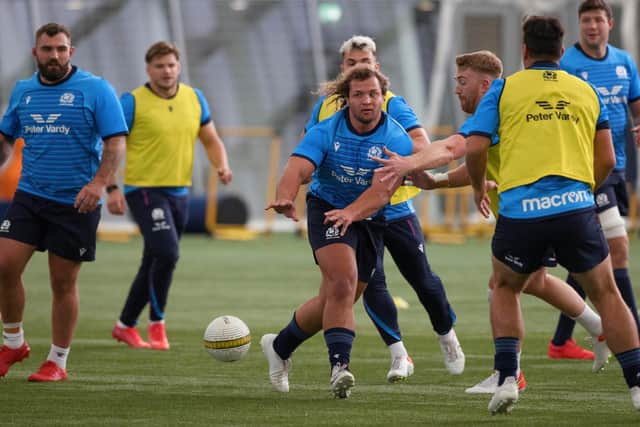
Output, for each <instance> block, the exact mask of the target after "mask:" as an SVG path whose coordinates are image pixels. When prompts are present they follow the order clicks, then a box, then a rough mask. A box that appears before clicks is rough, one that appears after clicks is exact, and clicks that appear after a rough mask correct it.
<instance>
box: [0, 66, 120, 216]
mask: <svg viewBox="0 0 640 427" xmlns="http://www.w3.org/2000/svg"><path fill="white" fill-rule="evenodd" d="M0 132H2V133H3V134H5V135H6V136H8V137H10V138H17V137H22V138H24V141H25V146H24V150H23V158H22V173H21V175H20V182H19V184H18V190H22V191H25V192H27V193H31V194H34V195H36V196H39V197H44V198H46V199H49V200H54V201H56V202H59V203H64V204H73V203H74V201H75V198H76V195H77V194H78V192H80V190H81V189H82V187H84V186H85V185H86V184H87V183H89V181H91V180H92V179H93V177H94V176H95V174H96V172H97V170H98V167H99V165H100V161H101V160H102V140H103V139H107V138H110V137H113V136H118V135H126V134H127V133H128V129H127V125H126V123H125V120H124V116H123V114H122V108H121V107H120V102H119V101H118V97H117V95H116V93H115V91H114V90H113V88H112V87H111V85H110V84H109V83H108V82H107V81H106V80H105V79H103V78H101V77H97V76H95V75H93V74H91V73H89V72H87V71H84V70H82V69H80V68H77V67H75V66H74V67H73V68H72V71H71V73H70V74H69V76H67V77H66V78H65V79H64V80H62V81H60V82H58V83H55V84H52V85H48V84H44V83H42V82H41V81H40V78H39V75H38V73H35V74H34V75H33V77H32V78H31V79H26V80H20V81H18V82H17V83H16V85H15V87H14V89H13V92H12V93H11V98H10V100H9V107H8V108H7V111H6V113H5V115H4V117H3V118H2V123H0Z"/></svg>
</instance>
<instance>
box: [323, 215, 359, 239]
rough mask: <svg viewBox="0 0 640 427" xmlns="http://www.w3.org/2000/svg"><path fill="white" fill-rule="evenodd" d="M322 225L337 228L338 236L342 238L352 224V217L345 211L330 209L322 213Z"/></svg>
mask: <svg viewBox="0 0 640 427" xmlns="http://www.w3.org/2000/svg"><path fill="white" fill-rule="evenodd" d="M324 224H325V225H328V224H331V225H332V226H333V227H334V228H339V229H340V235H341V236H344V235H345V234H346V233H347V229H348V228H349V226H350V225H351V224H353V215H351V213H350V212H349V211H348V210H346V209H332V210H330V211H327V212H325V213H324Z"/></svg>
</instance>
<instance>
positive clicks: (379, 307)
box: [362, 285, 402, 346]
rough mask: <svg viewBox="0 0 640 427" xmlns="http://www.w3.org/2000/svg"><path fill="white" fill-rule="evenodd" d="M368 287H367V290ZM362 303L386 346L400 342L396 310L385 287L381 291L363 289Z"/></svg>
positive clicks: (377, 289) (400, 335)
mask: <svg viewBox="0 0 640 427" xmlns="http://www.w3.org/2000/svg"><path fill="white" fill-rule="evenodd" d="M369 286H370V285H367V288H369ZM362 302H363V304H364V309H365V311H366V312H367V314H368V315H369V317H370V318H371V320H372V321H373V324H374V326H375V327H376V329H377V330H378V333H379V334H380V337H382V340H383V341H384V343H385V344H386V345H387V346H390V345H392V344H394V343H396V342H398V341H401V340H402V334H401V333H400V326H399V325H398V309H397V308H396V304H395V303H394V302H393V298H391V295H390V294H389V291H388V290H387V289H386V287H384V288H383V289H379V288H371V289H369V290H368V291H367V289H365V291H364V293H363V296H362Z"/></svg>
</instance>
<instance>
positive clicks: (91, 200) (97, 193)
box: [73, 181, 104, 213]
mask: <svg viewBox="0 0 640 427" xmlns="http://www.w3.org/2000/svg"><path fill="white" fill-rule="evenodd" d="M103 192H104V185H103V184H98V183H97V182H94V181H91V182H90V183H88V184H87V185H85V186H84V187H82V190H80V192H79V193H78V195H77V196H76V200H75V202H74V203H73V207H75V208H76V209H78V212H80V213H88V212H93V211H94V210H95V209H96V208H97V207H98V203H100V197H102V193H103Z"/></svg>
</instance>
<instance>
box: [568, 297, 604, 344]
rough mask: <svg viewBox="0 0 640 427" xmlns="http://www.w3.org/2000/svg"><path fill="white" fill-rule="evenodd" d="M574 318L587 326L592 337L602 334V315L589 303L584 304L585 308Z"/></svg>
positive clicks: (584, 326) (583, 325)
mask: <svg viewBox="0 0 640 427" xmlns="http://www.w3.org/2000/svg"><path fill="white" fill-rule="evenodd" d="M574 320H575V321H576V322H578V323H579V324H580V325H581V326H582V327H583V328H585V329H586V330H587V332H589V335H591V336H592V337H594V338H598V337H599V336H600V335H602V321H601V320H600V316H598V315H597V314H596V312H595V311H593V310H592V309H591V307H589V306H588V305H586V304H585V305H584V310H583V311H582V313H580V315H579V316H578V317H575V318H574Z"/></svg>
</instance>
